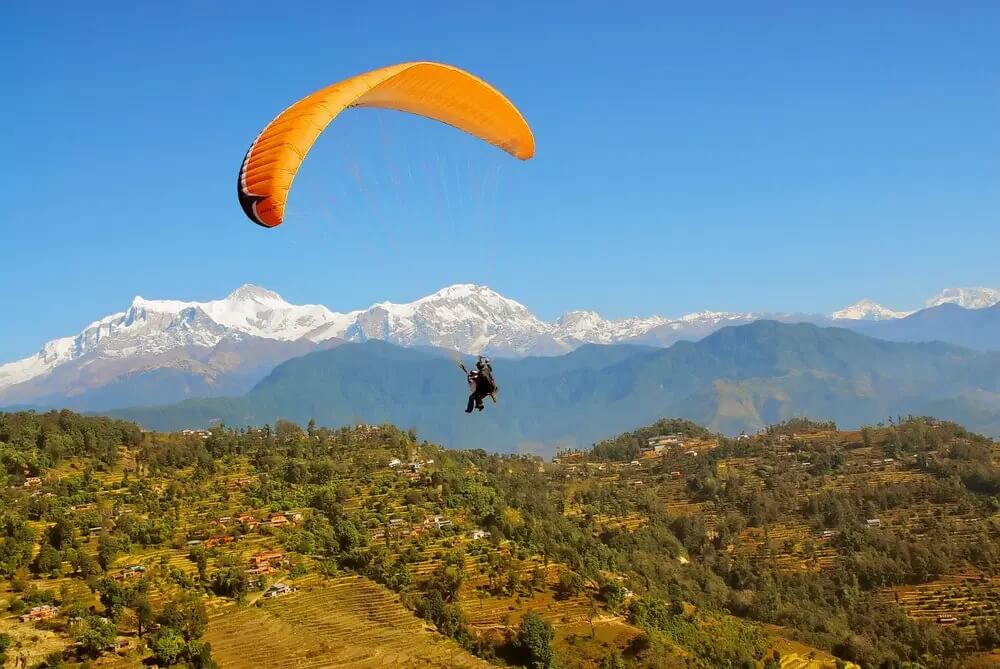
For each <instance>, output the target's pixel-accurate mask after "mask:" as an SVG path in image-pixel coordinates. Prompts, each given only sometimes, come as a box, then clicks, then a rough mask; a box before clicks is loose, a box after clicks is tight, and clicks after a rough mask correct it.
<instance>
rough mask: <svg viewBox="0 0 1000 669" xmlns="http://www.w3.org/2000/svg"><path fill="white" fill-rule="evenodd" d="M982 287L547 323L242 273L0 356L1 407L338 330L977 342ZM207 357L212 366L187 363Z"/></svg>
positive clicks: (206, 378) (246, 380)
mask: <svg viewBox="0 0 1000 669" xmlns="http://www.w3.org/2000/svg"><path fill="white" fill-rule="evenodd" d="M994 293H996V295H994ZM994 297H998V299H1000V291H993V290H992V289H982V288H962V289H947V290H945V291H943V292H942V293H941V294H939V295H938V296H935V297H934V298H931V299H930V300H928V302H929V303H930V302H941V301H943V302H942V303H941V304H939V305H937V306H934V307H931V308H929V309H925V310H921V311H918V312H915V313H910V312H901V311H893V310H891V309H887V308H885V307H883V306H881V305H878V304H876V303H875V302H873V301H871V300H868V299H866V300H862V301H860V302H858V303H856V304H854V305H851V306H850V307H848V308H845V309H842V310H839V311H837V312H835V313H834V314H832V315H831V316H823V315H818V314H782V313H753V312H748V313H734V312H719V311H702V312H695V313H691V314H686V315H684V316H681V317H679V318H666V317H663V316H650V317H635V318H623V319H618V320H609V319H605V318H603V317H602V316H600V315H599V314H598V313H597V312H594V311H586V310H576V311H569V312H566V313H565V314H563V315H562V316H561V317H559V318H558V319H556V320H555V321H553V322H546V321H544V320H542V319H540V318H538V317H537V316H535V315H534V314H533V313H532V312H531V311H530V310H529V309H528V308H527V307H525V306H524V305H523V304H521V303H520V302H517V301H516V300H513V299H510V298H507V297H504V296H503V295H500V294H499V293H497V292H496V291H494V290H492V289H491V288H489V287H487V286H481V285H476V284H456V285H453V286H448V287H445V288H443V289H441V290H439V291H437V292H435V293H432V294H430V295H427V296H425V297H422V298H419V299H417V300H414V301H412V302H408V303H393V302H387V301H383V302H377V303H375V304H373V305H371V306H369V307H368V308H366V309H357V310H353V311H346V312H335V311H332V310H330V309H328V308H327V307H325V306H323V305H315V304H313V305H294V304H291V303H289V302H287V301H286V300H285V299H284V298H282V297H281V295H279V294H278V293H276V292H274V291H270V290H268V289H266V288H262V287H260V286H255V285H253V284H245V285H243V286H241V287H239V288H237V289H236V290H234V291H233V292H231V293H230V294H229V295H228V296H226V297H225V298H223V299H220V300H210V301H208V302H196V301H185V300H150V299H146V298H144V297H141V296H136V297H135V298H134V299H133V300H132V302H131V303H130V304H129V306H128V307H127V308H126V309H125V310H124V311H119V312H115V313H113V314H111V315H109V316H106V317H104V318H101V319H98V320H96V321H94V322H92V323H91V324H90V325H88V326H87V327H86V328H84V330H83V331H81V332H80V333H79V334H77V335H76V336H74V337H64V338H60V339H55V340H52V341H50V342H48V343H46V344H45V345H43V346H42V348H41V349H40V350H39V352H38V353H36V354H35V355H34V356H30V357H28V358H25V359H23V360H19V361H15V362H12V363H8V364H5V365H0V406H3V405H24V404H37V405H52V406H56V405H60V404H65V405H67V406H71V407H73V408H76V409H79V410H101V409H107V408H111V407H112V406H114V404H108V402H111V401H112V400H111V398H112V397H114V396H115V395H114V393H113V392H111V389H110V388H108V387H109V386H116V387H118V388H125V387H130V384H131V387H136V388H145V390H143V391H142V392H140V394H139V397H138V399H139V402H138V403H141V404H159V403H162V402H164V401H173V400H177V399H182V398H184V397H193V396H206V395H220V394H221V395H224V394H230V393H233V392H240V391H245V390H248V389H249V385H248V384H252V383H253V382H255V381H256V380H258V379H259V378H262V377H263V375H264V374H266V373H267V372H268V371H270V368H267V365H271V367H273V365H275V364H278V363H280V362H283V361H284V360H287V359H289V358H291V357H294V356H296V355H302V354H305V353H308V352H310V351H312V350H316V349H317V348H322V347H325V346H328V345H331V344H334V343H336V342H339V341H342V340H343V341H353V342H363V341H367V340H371V339H380V340H386V341H390V342H392V343H396V344H399V345H403V346H408V347H432V348H438V349H447V350H452V351H459V352H463V353H468V354H477V353H486V354H489V355H493V356H497V357H522V356H531V355H550V356H551V355H562V354H565V353H567V352H569V351H572V350H574V349H576V348H578V347H579V346H582V345H584V344H588V343H598V344H620V343H632V344H642V345H652V346H659V347H663V346H671V345H673V344H674V343H676V342H678V341H691V340H698V339H701V338H703V337H705V336H707V335H709V334H711V333H713V332H715V331H717V330H718V329H719V328H721V327H725V326H729V325H741V324H747V323H751V322H754V321H758V320H762V319H773V320H779V321H783V322H788V323H798V322H811V323H815V324H820V325H830V324H833V325H843V326H847V327H850V328H852V329H855V330H858V331H860V332H864V333H866V334H870V335H872V336H879V337H883V338H887V339H899V340H905V341H926V340H931V339H941V340H944V341H952V342H953V343H958V344H961V345H964V346H970V347H973V348H977V349H990V348H1000V319H994V318H993V317H992V316H991V314H992V312H990V311H989V310H990V309H992V308H993V307H989V306H986V307H977V309H975V310H972V309H967V308H965V307H962V306H961V304H959V303H964V304H970V305H980V304H987V303H989V302H990V301H991V300H992V299H993V298H994ZM994 306H995V305H994ZM942 309H943V310H944V312H943V313H945V314H946V315H947V317H948V318H950V319H952V320H954V321H955V322H956V323H964V325H961V327H954V328H949V327H947V325H946V324H945V325H943V324H941V323H939V322H937V321H935V320H934V319H932V318H930V317H929V316H928V315H927V314H926V313H925V312H932V310H942ZM956 310H958V311H956ZM966 312H968V313H966ZM921 314H923V316H922V315H921ZM984 314H986V315H984ZM265 340H266V341H267V342H278V343H274V344H265V343H263V342H264V341H265ZM223 342H225V347H226V348H227V351H228V357H227V358H226V360H227V361H228V362H226V363H225V364H222V359H221V358H219V357H218V356H216V352H215V347H216V346H218V345H219V344H220V343H223ZM262 350H267V351H268V353H267V355H262V354H261V353H260V352H261V351H262ZM255 356H259V359H257V360H255V359H254V357H255ZM209 358H211V359H212V360H213V361H214V362H213V364H211V365H208V366H205V365H202V364H199V363H200V362H204V361H205V360H207V359H209ZM237 358H239V361H237V360H236V359H237ZM142 374H153V375H158V376H159V377H160V378H170V379H172V380H171V382H170V383H169V384H167V385H169V386H170V388H172V390H171V391H170V392H167V393H164V392H160V391H159V390H157V389H155V385H154V384H152V383H146V382H139V378H138V377H139V376H141V375H142ZM60 384H62V385H61V386H60Z"/></svg>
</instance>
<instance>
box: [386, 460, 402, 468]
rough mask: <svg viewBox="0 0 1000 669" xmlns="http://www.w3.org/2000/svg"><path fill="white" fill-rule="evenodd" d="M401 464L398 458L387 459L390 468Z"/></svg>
mask: <svg viewBox="0 0 1000 669" xmlns="http://www.w3.org/2000/svg"><path fill="white" fill-rule="evenodd" d="M401 464H403V461H402V460H400V459H399V458H393V459H392V460H389V467H390V468H392V469H395V468H396V467H398V466H400V465H401Z"/></svg>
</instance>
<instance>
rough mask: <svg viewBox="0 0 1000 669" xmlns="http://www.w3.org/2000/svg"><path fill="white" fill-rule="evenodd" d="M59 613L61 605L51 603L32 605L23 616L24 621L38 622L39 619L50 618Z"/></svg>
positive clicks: (22, 620)
mask: <svg viewBox="0 0 1000 669" xmlns="http://www.w3.org/2000/svg"><path fill="white" fill-rule="evenodd" d="M57 615H59V607H58V606H52V605H51V604H43V605H41V606H35V607H32V608H31V609H30V610H29V611H28V612H27V613H25V614H23V615H22V616H21V622H22V623H29V622H37V621H39V620H50V619H52V618H55V617H56V616H57Z"/></svg>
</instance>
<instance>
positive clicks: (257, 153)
mask: <svg viewBox="0 0 1000 669" xmlns="http://www.w3.org/2000/svg"><path fill="white" fill-rule="evenodd" d="M348 107H379V108H382V109H395V110H397V111H403V112H409V113H411V114H416V115H419V116H424V117H427V118H430V119H433V120H436V121H440V122H442V123H445V124H447V125H451V126H453V127H455V128H458V129H459V130H462V131H464V132H467V133H469V134H470V135H473V136H474V137H477V138H479V139H481V140H483V141H485V142H489V143H490V144H493V145H494V146H497V147H499V148H500V149H502V150H504V151H506V152H507V153H509V154H511V155H512V156H515V157H517V158H519V159H521V160H528V159H530V158H531V157H532V156H533V155H534V153H535V140H534V137H533V136H532V133H531V128H529V127H528V124H527V122H526V121H525V120H524V117H523V116H522V115H521V112H520V111H518V109H517V108H516V107H515V106H514V105H513V103H511V101H510V100H508V99H507V98H506V97H504V96H503V95H502V94H501V93H500V92H499V91H498V90H496V89H495V88H493V87H492V86H490V85H489V84H487V83H486V82H485V81H483V80H482V79H479V78H477V77H475V76H473V75H472V74H469V73H468V72H465V71H463V70H460V69H458V68H456V67H452V66H450V65H444V64H442V63H432V62H414V63H401V64H399V65H391V66H389V67H383V68H381V69H378V70H373V71H371V72H367V73H365V74H360V75H358V76H356V77H351V78H350V79H345V80H343V81H340V82H338V83H335V84H333V85H331V86H327V87H326V88H323V89H320V90H318V91H316V92H314V93H312V94H311V95H308V96H306V97H304V98H302V99H301V100H299V101H298V102H296V103H294V104H293V105H292V106H290V107H288V108H287V109H286V110H285V111H283V112H281V113H280V114H279V115H278V116H277V117H275V119H274V120H273V121H271V122H270V123H269V124H268V125H267V127H265V128H264V130H263V131H261V133H260V134H259V135H257V138H256V139H255V140H254V141H253V144H251V145H250V149H249V150H248V151H247V154H246V156H245V157H244V159H243V164H242V165H241V166H240V171H239V177H238V179H237V193H238V195H239V201H240V205H241V206H242V207H243V211H244V213H246V215H247V217H249V218H250V220H251V221H253V222H254V223H257V224H258V225H261V226H264V227H267V228H273V227H275V226H278V225H281V223H282V221H283V220H284V213H285V205H286V203H287V201H288V192H289V190H290V189H291V186H292V180H293V179H294V178H295V175H296V173H297V172H298V169H299V166H300V165H301V163H302V161H303V160H304V159H305V157H306V154H307V153H308V152H309V149H310V148H311V147H312V145H313V143H314V142H315V141H316V139H317V138H318V137H319V135H320V134H321V133H322V132H323V131H324V130H325V129H326V127H327V126H328V125H329V124H330V122H331V121H333V119H334V118H336V117H337V115H338V114H340V112H342V111H343V110H344V109H346V108H348Z"/></svg>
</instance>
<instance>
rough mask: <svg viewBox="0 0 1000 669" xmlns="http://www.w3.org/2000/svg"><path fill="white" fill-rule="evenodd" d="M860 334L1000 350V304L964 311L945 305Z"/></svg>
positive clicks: (871, 325) (865, 328) (862, 329)
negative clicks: (944, 342)
mask: <svg viewBox="0 0 1000 669" xmlns="http://www.w3.org/2000/svg"><path fill="white" fill-rule="evenodd" d="M857 329H858V331H859V332H863V333H865V334H868V335H870V336H872V337H879V338H881V339H890V340H892V341H946V342H949V343H952V344H957V345H959V346H967V347H969V348H974V349H978V350H984V351H985V350H994V351H997V350H1000V304H995V305H993V306H991V307H986V308H975V309H969V308H963V307H961V306H959V305H958V304H957V303H951V302H944V303H942V304H940V305H938V306H936V307H931V308H929V309H921V310H920V311H918V312H916V313H914V314H911V315H909V316H907V317H906V318H900V319H897V320H891V321H882V322H878V323H867V324H864V325H860V326H857Z"/></svg>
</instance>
